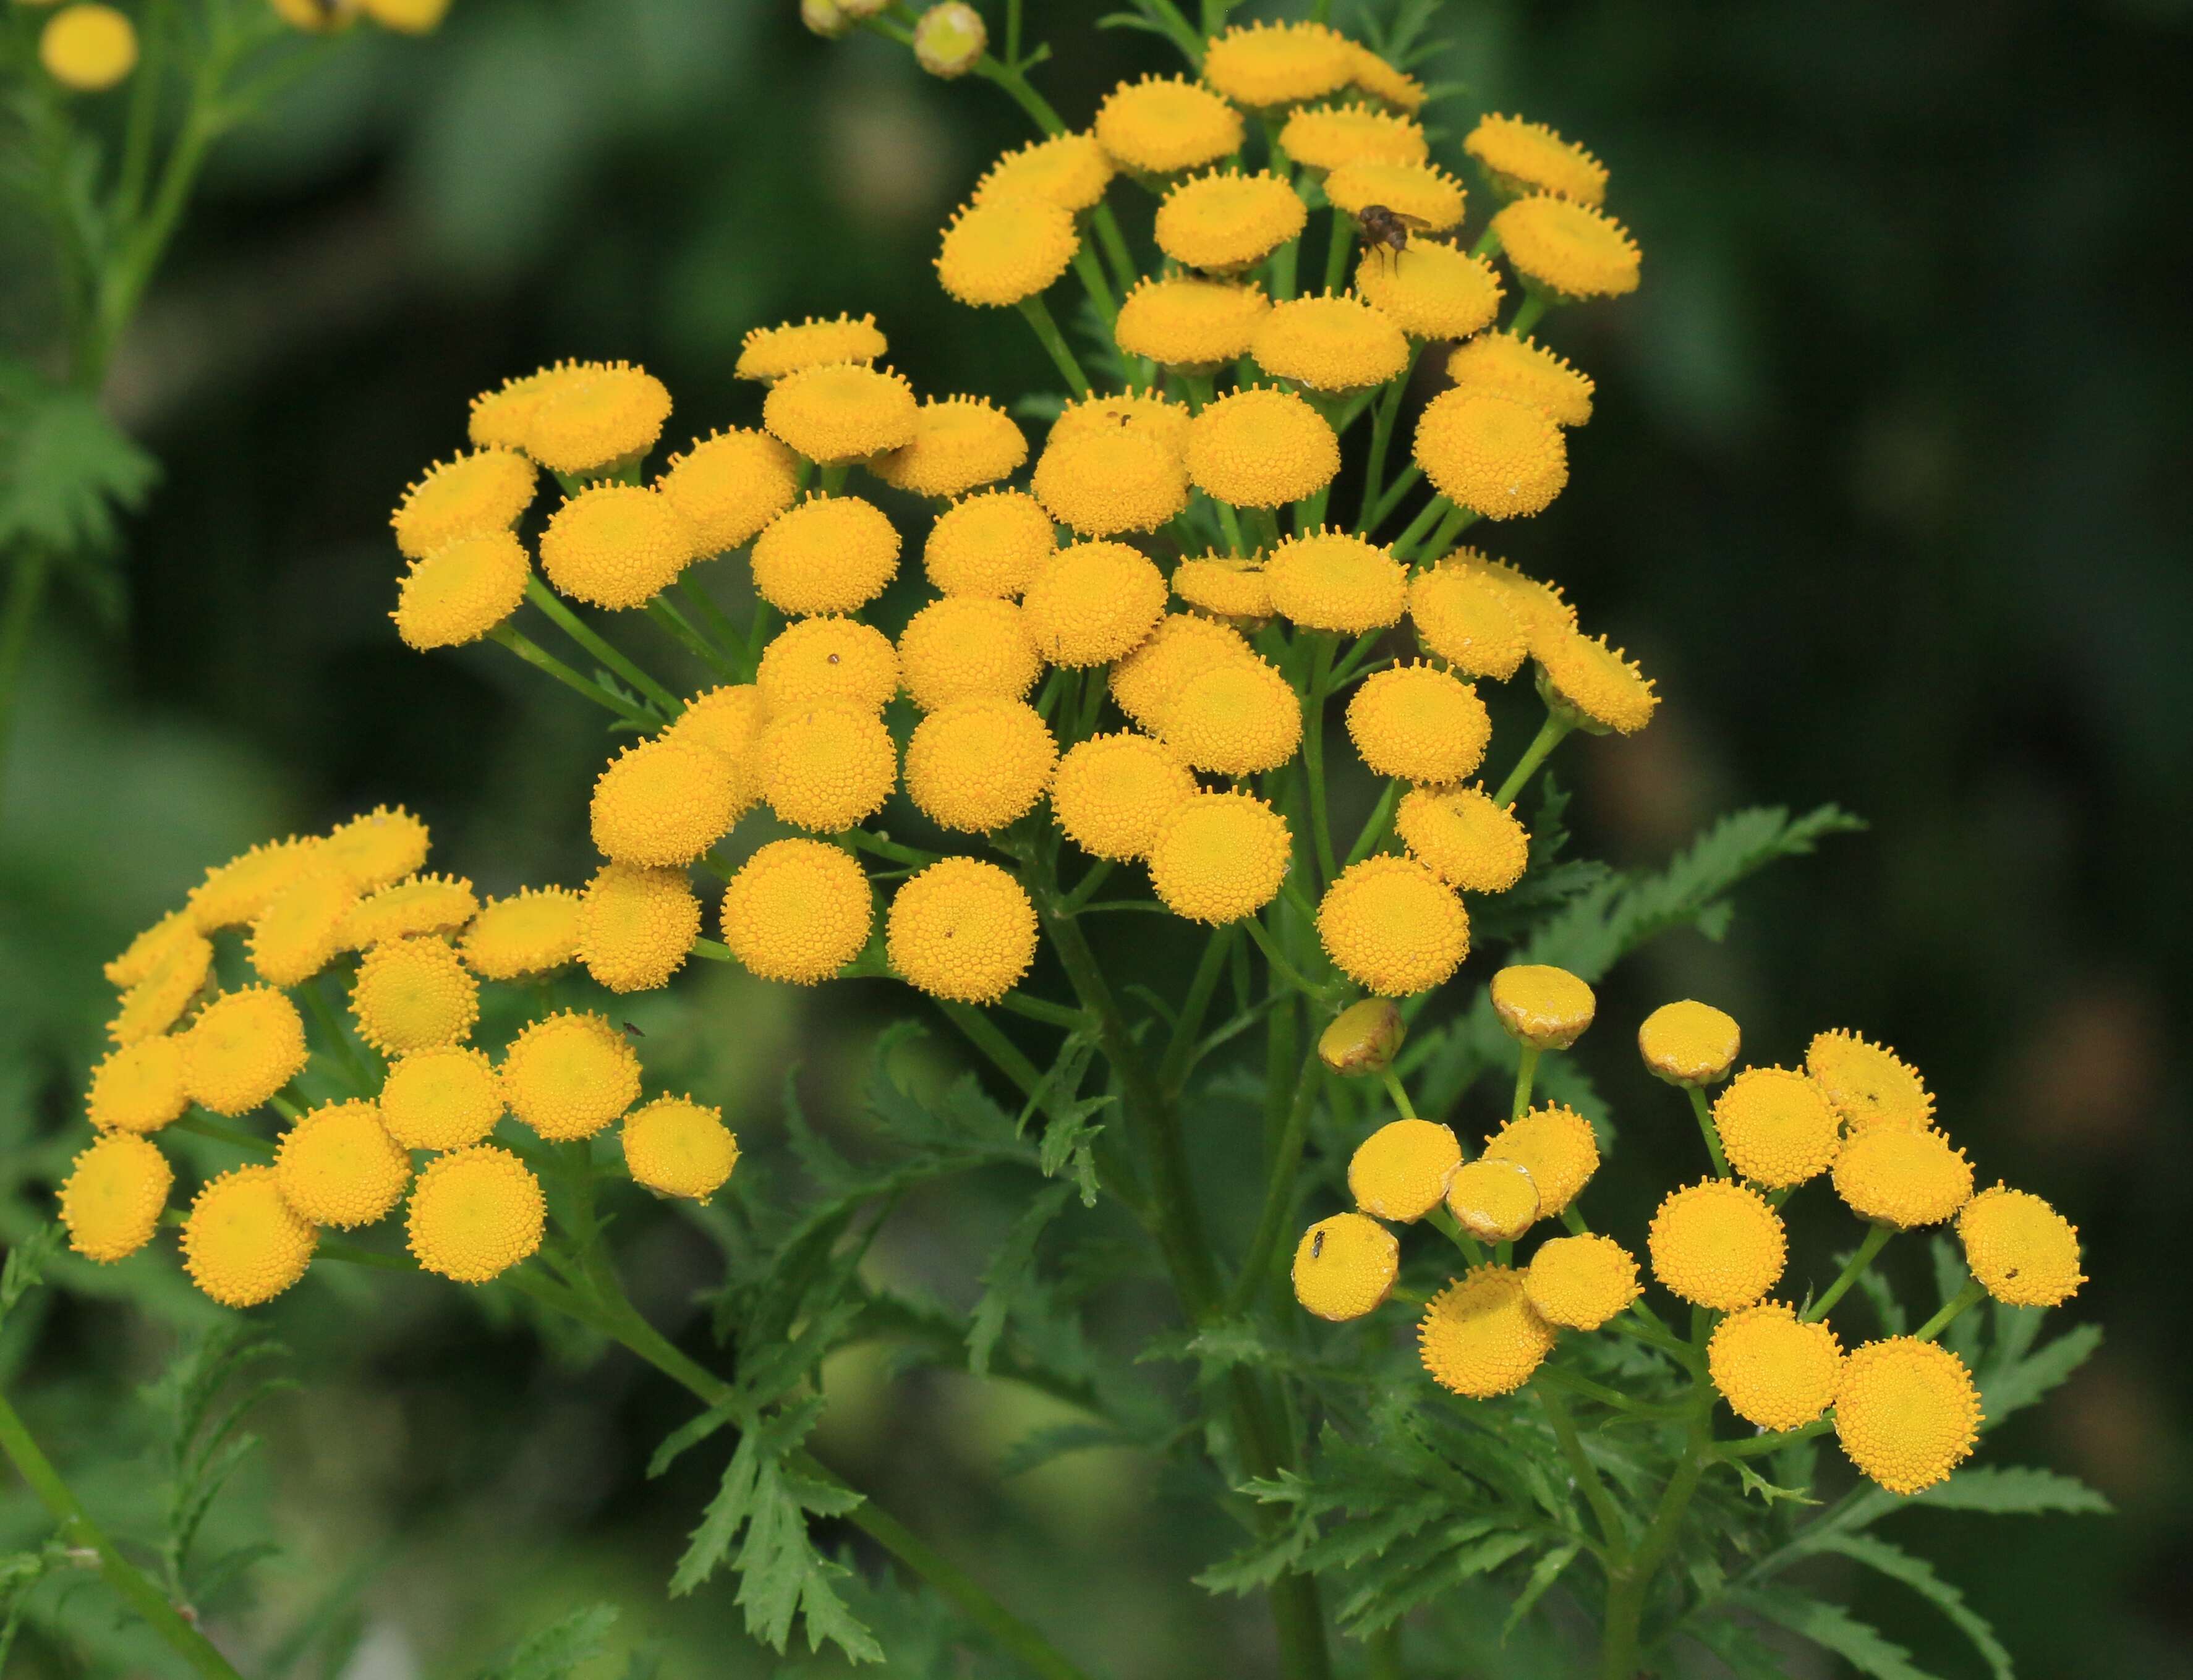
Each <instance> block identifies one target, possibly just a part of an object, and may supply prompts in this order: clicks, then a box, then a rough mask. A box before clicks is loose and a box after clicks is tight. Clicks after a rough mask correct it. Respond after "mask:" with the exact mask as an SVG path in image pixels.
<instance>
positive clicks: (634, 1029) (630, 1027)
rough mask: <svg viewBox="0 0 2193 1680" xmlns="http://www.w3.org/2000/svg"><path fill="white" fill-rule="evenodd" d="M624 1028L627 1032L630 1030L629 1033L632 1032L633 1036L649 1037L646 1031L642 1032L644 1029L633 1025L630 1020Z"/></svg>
mask: <svg viewBox="0 0 2193 1680" xmlns="http://www.w3.org/2000/svg"><path fill="white" fill-rule="evenodd" d="M624 1030H625V1031H627V1032H629V1033H630V1034H631V1035H632V1036H633V1037H635V1038H644V1037H647V1035H646V1034H645V1033H644V1032H642V1031H640V1030H639V1029H638V1027H636V1026H633V1024H632V1023H631V1022H630V1021H627V1022H626V1023H625V1024H624Z"/></svg>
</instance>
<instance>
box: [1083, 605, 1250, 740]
mask: <svg viewBox="0 0 2193 1680" xmlns="http://www.w3.org/2000/svg"><path fill="white" fill-rule="evenodd" d="M1256 658H1257V655H1256V654H1253V653H1251V651H1250V649H1249V643H1248V642H1247V641H1246V640H1245V638H1244V637H1243V636H1242V635H1241V632H1240V631H1238V630H1235V629H1234V628H1233V627H1232V626H1228V625H1222V624H1214V623H1212V622H1211V620H1209V619H1206V618H1199V617H1198V616H1197V615H1196V614H1194V613H1168V614H1165V617H1163V618H1162V619H1160V620H1158V627H1157V628H1156V629H1155V630H1154V631H1151V632H1150V636H1149V639H1148V640H1147V641H1146V642H1144V643H1142V645H1141V646H1140V647H1138V648H1137V649H1135V650H1134V652H1132V653H1131V654H1128V655H1127V656H1126V657H1125V659H1123V660H1118V661H1116V662H1115V663H1114V665H1113V666H1112V675H1111V687H1112V698H1113V699H1114V700H1116V701H1117V702H1118V703H1119V710H1120V711H1124V712H1125V713H1126V714H1127V716H1128V717H1131V718H1133V719H1134V720H1135V722H1136V723H1139V724H1141V725H1142V727H1143V728H1144V729H1156V728H1157V727H1158V725H1159V720H1160V719H1162V718H1163V717H1164V716H1165V707H1166V706H1168V705H1170V704H1171V701H1172V699H1173V696H1175V695H1176V694H1178V693H1179V692H1180V691H1181V689H1182V686H1183V685H1184V684H1185V683H1187V682H1188V679H1189V678H1190V677H1200V676H1201V675H1202V674H1203V673H1204V672H1205V671H1209V670H1211V669H1212V668H1214V667H1215V666H1222V665H1227V664H1230V663H1238V662H1240V661H1243V660H1254V659H1256Z"/></svg>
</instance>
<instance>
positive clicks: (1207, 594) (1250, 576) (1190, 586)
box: [1172, 555, 1272, 622]
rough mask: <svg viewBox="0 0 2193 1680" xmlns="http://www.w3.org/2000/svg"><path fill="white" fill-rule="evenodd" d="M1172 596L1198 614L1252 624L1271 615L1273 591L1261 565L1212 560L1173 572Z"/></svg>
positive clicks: (1190, 563)
mask: <svg viewBox="0 0 2193 1680" xmlns="http://www.w3.org/2000/svg"><path fill="white" fill-rule="evenodd" d="M1172 592H1173V593H1174V594H1176V595H1177V596H1178V597H1180V598H1181V599H1182V600H1183V601H1185V602H1187V603H1188V605H1189V606H1191V607H1193V608H1194V609H1196V610H1197V611H1198V612H1202V613H1209V614H1212V615H1213V616H1215V617H1218V618H1227V619H1240V620H1247V621H1251V622H1255V621H1258V620H1264V619H1268V618H1269V617H1271V615H1272V587H1271V585H1270V584H1269V583H1268V582H1267V581H1266V580H1265V577H1264V568H1263V563H1261V562H1257V561H1248V560H1234V559H1228V558H1222V557H1218V556H1216V555H1214V556H1211V557H1208V558H1205V559H1202V560H1183V561H1182V562H1181V563H1180V564H1178V565H1177V566H1176V567H1174V568H1173V569H1172Z"/></svg>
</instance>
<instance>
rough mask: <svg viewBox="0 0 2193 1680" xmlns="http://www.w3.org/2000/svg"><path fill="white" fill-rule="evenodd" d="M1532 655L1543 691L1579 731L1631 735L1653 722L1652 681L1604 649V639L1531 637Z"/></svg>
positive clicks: (1657, 701)
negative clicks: (1565, 710) (1565, 713)
mask: <svg viewBox="0 0 2193 1680" xmlns="http://www.w3.org/2000/svg"><path fill="white" fill-rule="evenodd" d="M1531 652H1532V654H1533V655H1534V656H1535V657H1536V658H1537V661H1538V670H1539V671H1540V673H1541V675H1542V677H1543V682H1542V683H1541V688H1542V690H1543V691H1544V692H1545V693H1546V694H1548V696H1549V698H1550V699H1552V700H1557V701H1559V703H1560V705H1561V706H1565V707H1566V708H1567V710H1568V711H1569V712H1570V714H1571V715H1572V717H1574V718H1575V719H1576V721H1577V723H1579V724H1580V726H1581V727H1582V728H1583V729H1587V730H1589V731H1590V732H1591V733H1593V734H1607V733H1608V732H1610V731H1612V733H1614V734H1621V735H1634V734H1636V733H1637V731H1638V730H1640V729H1643V728H1644V727H1645V726H1646V724H1647V723H1651V722H1652V713H1653V711H1654V710H1655V708H1657V707H1658V706H1659V704H1660V699H1659V696H1658V695H1657V694H1654V693H1653V692H1652V678H1651V677H1647V676H1646V675H1645V673H1644V672H1643V671H1640V670H1639V669H1638V668H1637V666H1635V664H1634V663H1633V662H1632V661H1630V660H1628V659H1626V658H1624V657H1623V653H1622V650H1621V649H1619V648H1610V647H1608V646H1607V645H1606V638H1605V637H1598V636H1585V635H1583V634H1581V633H1580V632H1578V631H1568V632H1567V633H1566V634H1555V635H1549V636H1545V637H1533V638H1532V643H1531Z"/></svg>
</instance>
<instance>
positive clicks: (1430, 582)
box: [1409, 560, 1530, 682]
mask: <svg viewBox="0 0 2193 1680" xmlns="http://www.w3.org/2000/svg"><path fill="white" fill-rule="evenodd" d="M1409 618H1410V620H1411V622H1412V623H1414V624H1415V626H1416V627H1417V640H1418V641H1420V642H1422V643H1423V645H1424V649H1425V651H1426V652H1428V653H1431V654H1437V655H1438V656H1439V657H1440V659H1443V660H1446V662H1447V663H1448V664H1449V665H1451V666H1453V667H1454V668H1455V669H1456V670H1457V671H1460V672H1461V673H1462V674H1463V676H1465V677H1492V678H1494V679H1495V680H1497V681H1500V682H1505V681H1506V680H1507V679H1508V678H1509V677H1513V676H1514V674H1515V673H1516V671H1518V670H1520V668H1521V666H1522V664H1523V656H1524V654H1526V653H1528V652H1529V651H1530V643H1529V638H1528V637H1526V635H1525V633H1524V630H1523V623H1522V620H1520V618H1518V617H1517V616H1516V614H1515V611H1514V608H1513V607H1511V606H1510V605H1509V601H1508V596H1507V591H1505V590H1503V588H1502V587H1501V586H1500V585H1499V584H1498V583H1497V582H1496V581H1494V580H1492V577H1491V576H1490V575H1488V574H1487V573H1486V571H1485V570H1484V569H1482V568H1473V567H1470V566H1469V565H1466V564H1457V563H1453V562H1452V561H1451V560H1449V561H1442V562H1441V563H1440V564H1438V565H1436V566H1434V567H1433V568H1432V569H1430V570H1429V571H1426V572H1419V573H1417V574H1416V576H1415V577H1414V578H1413V579H1411V580H1410V584H1409Z"/></svg>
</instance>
